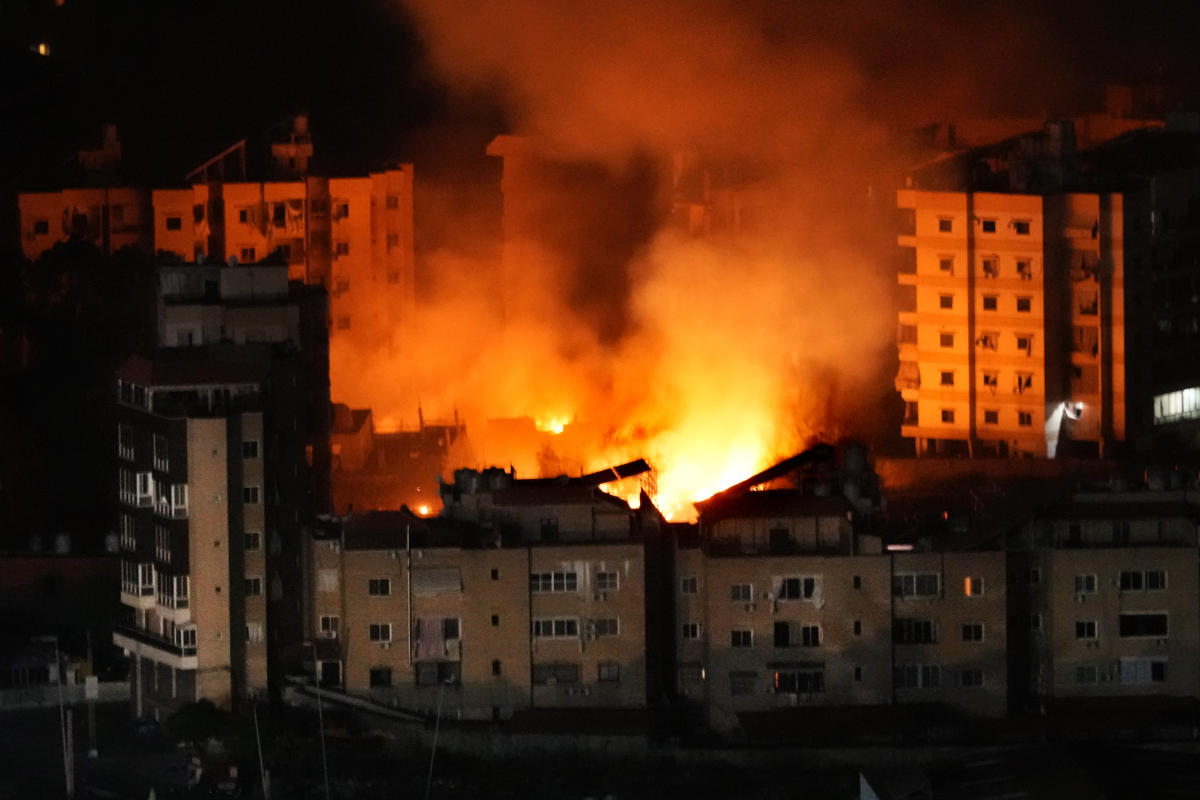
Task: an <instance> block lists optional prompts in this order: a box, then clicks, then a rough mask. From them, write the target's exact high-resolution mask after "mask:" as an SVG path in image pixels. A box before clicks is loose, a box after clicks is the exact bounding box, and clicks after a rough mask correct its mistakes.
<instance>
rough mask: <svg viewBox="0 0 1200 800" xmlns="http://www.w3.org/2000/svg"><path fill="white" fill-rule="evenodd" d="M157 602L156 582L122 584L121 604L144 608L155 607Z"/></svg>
mask: <svg viewBox="0 0 1200 800" xmlns="http://www.w3.org/2000/svg"><path fill="white" fill-rule="evenodd" d="M156 602H157V600H156V598H155V593H154V584H152V583H151V584H143V585H140V586H139V585H138V584H136V583H122V584H121V605H125V606H130V607H131V608H138V609H143V610H144V609H151V608H154V606H155V604H156Z"/></svg>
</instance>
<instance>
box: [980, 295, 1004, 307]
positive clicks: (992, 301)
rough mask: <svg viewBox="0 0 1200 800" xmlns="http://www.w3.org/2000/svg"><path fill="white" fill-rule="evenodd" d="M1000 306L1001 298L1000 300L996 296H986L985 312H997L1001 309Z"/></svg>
mask: <svg viewBox="0 0 1200 800" xmlns="http://www.w3.org/2000/svg"><path fill="white" fill-rule="evenodd" d="M999 304H1000V298H998V297H997V296H996V295H994V294H985V295H984V296H983V310H984V311H995V310H996V309H997V308H998V307H999Z"/></svg>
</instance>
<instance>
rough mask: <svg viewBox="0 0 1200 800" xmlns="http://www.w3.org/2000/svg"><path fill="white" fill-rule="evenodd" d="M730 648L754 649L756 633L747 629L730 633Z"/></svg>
mask: <svg viewBox="0 0 1200 800" xmlns="http://www.w3.org/2000/svg"><path fill="white" fill-rule="evenodd" d="M729 646H730V647H753V646H754V632H753V631H750V630H746V629H739V630H734V631H731V632H730V636H729Z"/></svg>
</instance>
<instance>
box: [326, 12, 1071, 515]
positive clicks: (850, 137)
mask: <svg viewBox="0 0 1200 800" xmlns="http://www.w3.org/2000/svg"><path fill="white" fill-rule="evenodd" d="M877 5H878V4H864V3H818V4H812V3H806V4H783V3H754V2H707V3H706V2H694V1H693V0H688V1H687V2H684V1H683V0H654V1H653V2H632V0H609V1H608V2H604V3H589V2H562V3H556V2H537V3H533V2H529V3H523V2H515V1H514V2H489V3H468V2H461V1H460V0H428V1H426V0H406V6H407V10H408V11H409V12H410V13H411V14H412V15H413V17H414V18H415V20H416V22H417V25H418V27H419V30H420V31H421V33H422V36H423V38H424V41H425V42H426V44H427V47H428V50H429V56H430V58H431V60H432V63H433V65H434V68H435V69H436V70H437V71H438V74H439V75H441V76H442V78H443V79H444V80H445V81H446V82H447V84H448V85H449V86H450V87H451V88H452V89H455V90H460V91H462V92H476V93H477V92H480V91H481V90H482V91H486V92H488V93H490V94H491V96H493V97H496V98H498V99H499V102H500V103H501V104H502V105H503V106H504V110H505V113H506V114H507V115H508V117H509V119H510V120H511V123H512V131H511V133H513V134H516V135H517V136H519V137H521V138H519V139H508V140H504V141H503V142H502V143H500V144H499V145H498V149H500V150H501V151H503V152H504V154H505V157H504V170H505V175H504V188H505V198H504V199H505V218H504V222H503V233H504V235H505V243H504V245H503V248H502V249H501V248H500V247H499V246H497V247H496V248H495V249H494V250H493V251H492V253H491V255H490V256H489V255H488V252H489V251H488V249H487V247H481V246H480V242H481V241H489V240H496V239H497V238H498V235H499V233H500V231H498V230H495V229H494V228H489V227H488V226H487V225H486V224H483V223H482V222H481V221H480V217H479V215H475V214H473V213H472V211H471V210H470V209H466V208H457V209H456V208H455V207H454V205H453V203H451V202H446V203H445V204H444V205H441V206H438V209H440V210H441V211H442V212H444V213H442V214H438V213H436V212H435V214H434V215H435V216H438V219H436V220H432V221H431V220H430V219H428V218H426V219H425V220H424V221H423V220H422V219H421V218H420V217H419V218H418V225H422V224H423V222H424V223H425V224H431V223H432V224H434V225H436V226H437V227H438V228H439V229H441V230H443V231H446V232H449V234H450V235H448V236H446V237H445V238H444V241H443V247H441V248H440V249H438V250H437V251H436V252H434V253H432V254H431V255H430V256H429V257H428V259H427V261H426V263H425V264H424V265H423V270H422V273H421V277H419V283H418V310H417V318H416V319H415V320H408V321H406V322H405V324H404V325H403V327H402V328H398V329H397V333H396V336H395V338H394V340H393V341H391V342H388V343H386V345H385V344H384V343H381V347H380V349H379V350H378V351H376V352H370V353H354V354H350V353H339V352H338V351H337V350H336V349H335V351H334V353H333V358H334V360H335V361H339V360H340V361H341V363H342V364H343V372H348V373H350V374H354V375H355V378H356V379H355V381H354V382H353V384H352V385H351V384H349V383H346V384H343V385H340V386H339V385H335V386H334V392H335V396H336V399H340V400H344V401H349V402H352V403H355V404H359V405H371V406H373V407H374V408H375V409H376V418H377V419H382V420H388V419H389V418H390V419H391V420H392V421H393V422H400V421H402V420H403V421H410V420H411V419H412V418H413V417H414V416H415V409H416V406H417V404H418V403H420V404H421V405H422V407H423V408H424V410H425V414H426V418H430V417H440V418H448V417H449V416H450V415H451V414H452V413H453V412H454V411H457V412H458V413H459V414H460V415H462V417H464V418H465V419H466V420H467V422H468V430H469V431H470V433H471V436H472V440H473V441H475V442H476V444H477V445H479V447H478V448H477V450H478V452H477V453H476V456H475V457H476V458H477V460H478V461H479V462H480V463H483V462H492V463H500V464H507V463H509V462H510V461H511V460H514V459H515V458H516V457H515V456H514V455H513V454H511V453H505V452H501V451H500V450H502V449H503V448H501V449H500V450H497V449H496V448H495V447H492V449H491V450H489V449H488V448H489V446H488V445H487V444H486V443H484V444H480V443H481V441H482V438H481V436H482V434H481V432H482V431H483V430H484V429H485V426H484V424H483V420H486V419H494V418H505V417H531V418H534V419H537V420H539V421H540V422H541V423H543V425H548V426H554V425H556V424H558V423H561V422H562V421H567V420H569V421H571V422H572V423H573V425H572V426H570V427H568V429H567V430H568V433H570V432H571V431H572V429H574V430H575V435H568V434H563V436H562V437H558V438H556V439H554V440H552V444H553V450H554V452H552V453H542V454H541V464H540V466H541V468H542V469H547V468H550V469H552V468H553V467H562V468H573V469H592V468H598V467H600V466H603V465H604V464H606V463H611V462H612V461H616V460H620V459H623V458H633V457H638V456H644V457H646V458H647V459H648V460H650V461H651V462H652V463H654V464H655V466H656V467H658V469H659V488H660V491H661V492H662V499H663V502H664V503H667V504H672V503H686V501H688V500H691V499H694V498H696V497H698V496H703V495H705V494H707V493H710V492H712V491H715V490H718V489H720V488H722V487H723V486H724V485H727V484H729V483H731V482H734V481H736V480H739V479H741V478H743V477H745V476H746V475H748V474H750V473H751V472H753V471H754V470H755V469H757V468H760V467H762V466H765V465H766V464H768V463H770V461H771V460H773V459H774V458H776V457H779V456H783V455H787V454H788V453H789V452H792V451H794V450H795V449H796V448H798V447H801V446H803V444H804V443H805V442H806V441H807V440H808V439H809V438H811V437H812V436H814V435H824V436H836V435H839V434H847V433H848V434H854V435H860V436H864V435H865V436H868V437H876V438H877V437H880V436H885V435H888V434H891V435H894V434H895V429H896V427H897V425H898V422H899V420H898V415H897V413H896V410H895V406H896V405H897V401H896V399H895V395H894V393H893V392H892V390H891V381H890V378H891V375H892V374H893V372H892V371H893V370H894V362H895V358H896V351H895V345H894V331H895V325H896V316H895V307H894V303H893V301H892V297H893V287H894V286H895V277H894V276H895V268H894V263H895V262H894V259H895V257H896V254H895V238H894V228H893V225H892V221H891V219H892V218H891V213H892V207H893V205H894V193H893V190H894V188H895V182H896V180H897V176H898V175H899V165H900V164H901V163H902V160H903V158H904V156H905V154H904V153H902V152H900V151H899V149H898V147H897V145H896V142H897V140H898V138H899V137H896V136H895V132H896V131H897V130H899V129H902V128H903V127H904V126H905V125H910V124H915V123H917V122H921V121H926V120H929V119H945V118H946V117H947V116H948V115H950V114H952V113H971V112H980V111H990V110H1006V108H1005V106H1006V104H1008V103H1010V101H1012V99H1013V97H1014V96H1013V95H1012V94H1010V93H1007V87H1012V86H1020V85H1024V87H1025V93H1026V96H1025V97H1024V98H1023V99H1025V100H1028V99H1029V95H1030V93H1031V89H1030V87H1035V86H1044V85H1045V82H1044V81H1041V82H1037V81H1035V80H1033V78H1034V77H1035V76H1036V75H1037V70H1038V69H1040V68H1041V67H1040V66H1039V65H1040V62H1039V61H1038V59H1037V58H1036V57H1035V56H1036V54H1038V53H1043V52H1046V49H1047V42H1045V41H1040V40H1039V39H1038V38H1037V37H1036V36H1034V35H1033V34H1032V33H1031V31H1030V30H1029V29H1026V28H1025V27H1023V25H1022V22H1021V20H1020V17H1019V15H1014V16H1013V17H1011V18H1006V17H1001V16H998V15H989V12H987V11H986V10H984V11H979V10H975V11H973V12H972V16H970V17H969V18H968V17H963V16H962V15H959V16H958V17H955V16H954V14H953V13H952V12H947V11H946V10H945V9H944V8H943V5H944V4H925V5H922V4H904V11H903V13H900V12H898V11H897V10H894V9H893V10H889V11H886V12H884V11H883V10H881V9H880V8H878V7H877ZM996 13H997V14H998V13H999V12H996ZM1026 79H1028V80H1026ZM981 98H987V99H988V100H989V101H990V102H991V103H992V104H993V106H994V108H989V107H988V106H987V105H986V104H983V103H980V102H979V100H980V99H981ZM1039 99H1044V101H1045V102H1051V101H1053V100H1054V98H1039ZM417 174H418V181H420V180H421V179H422V178H421V174H422V173H421V165H420V164H419V163H418V164H417ZM347 365H352V366H349V368H348V369H347V368H346V366H347ZM547 464H550V465H553V466H552V467H548V466H547ZM518 468H519V469H520V470H522V471H524V472H525V473H526V474H528V473H529V472H530V470H531V465H529V464H527V463H518ZM532 468H533V469H536V466H534V467H532ZM683 513H687V509H686V508H685V509H684V511H683Z"/></svg>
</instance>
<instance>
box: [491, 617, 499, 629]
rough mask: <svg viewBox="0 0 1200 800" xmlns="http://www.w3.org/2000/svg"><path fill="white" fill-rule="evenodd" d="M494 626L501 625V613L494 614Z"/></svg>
mask: <svg viewBox="0 0 1200 800" xmlns="http://www.w3.org/2000/svg"><path fill="white" fill-rule="evenodd" d="M492 627H493V628H499V627H500V615H499V614H492Z"/></svg>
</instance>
